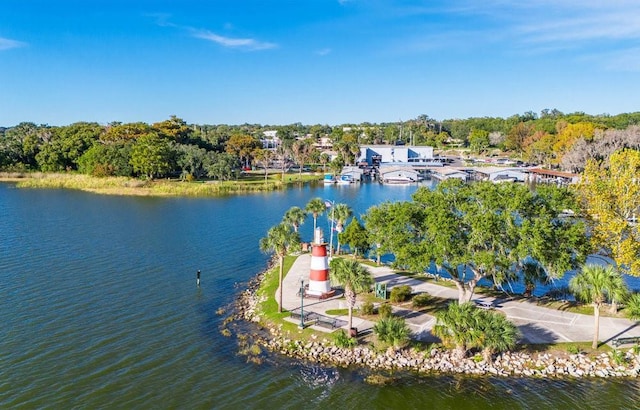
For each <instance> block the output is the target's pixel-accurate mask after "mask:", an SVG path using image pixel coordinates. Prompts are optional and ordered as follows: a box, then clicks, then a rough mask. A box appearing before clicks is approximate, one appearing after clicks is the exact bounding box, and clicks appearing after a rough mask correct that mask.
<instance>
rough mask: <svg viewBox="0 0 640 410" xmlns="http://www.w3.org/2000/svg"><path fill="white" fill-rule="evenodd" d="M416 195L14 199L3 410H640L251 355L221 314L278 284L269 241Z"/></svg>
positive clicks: (10, 191)
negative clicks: (269, 235)
mask: <svg viewBox="0 0 640 410" xmlns="http://www.w3.org/2000/svg"><path fill="white" fill-rule="evenodd" d="M414 190H415V187H412V186H380V185H378V184H365V185H363V186H362V187H352V186H329V187H324V186H317V187H309V186H305V187H300V188H294V189H290V190H287V191H286V192H273V193H268V194H254V195H246V196H234V197H225V198H207V199H184V198H181V199H175V198H171V199H166V198H135V197H113V196H99V195H93V194H88V193H81V192H75V191H67V190H21V189H15V188H14V187H13V186H12V185H11V184H0V320H1V322H0V408H56V409H60V408H91V409H93V408H144V409H148V408H189V409H191V408H202V409H209V408H220V409H236V408H243V409H262V408H271V409H301V408H309V409H315V408H325V407H335V408H354V409H387V408H397V409H425V408H437V409H488V408H492V409H518V408H535V409H547V408H548V409H552V408H597V409H618V408H630V409H631V408H637V403H638V401H639V400H640V388H639V387H640V383H639V382H638V381H636V380H577V381H575V380H530V379H502V378H500V379H494V378H465V377H449V376H446V377H414V376H411V375H400V376H401V377H400V378H399V381H398V382H397V383H396V384H394V385H390V386H384V387H377V386H370V385H367V384H366V383H365V382H364V381H363V378H364V377H365V376H366V374H367V373H366V371H365V370H359V369H356V370H345V369H335V368H326V367H322V366H316V365H310V364H307V363H301V362H298V361H293V360H290V359H286V358H281V357H278V356H275V355H272V356H269V358H268V360H267V361H266V362H265V363H264V364H262V365H255V364H249V363H246V359H245V358H244V357H242V356H238V355H237V350H238V348H237V345H236V341H235V340H234V339H233V338H227V337H224V336H222V335H221V334H220V325H221V321H222V320H223V319H222V316H219V315H217V314H216V310H217V309H218V308H220V307H226V306H227V305H228V304H229V303H230V302H232V301H233V299H234V297H235V295H236V294H237V292H239V291H240V290H241V289H242V287H243V284H244V283H245V282H246V281H247V280H249V279H250V278H252V277H253V276H255V274H256V273H258V272H259V271H261V270H263V269H264V268H265V266H266V263H267V260H268V257H267V256H266V255H263V254H261V253H260V252H259V250H258V241H259V239H260V238H261V237H262V236H264V234H265V233H266V231H267V230H268V228H269V227H271V226H272V225H274V224H276V223H277V222H279V220H280V219H281V218H282V215H283V213H284V212H285V211H286V210H287V209H288V208H289V207H291V206H293V205H297V206H300V207H304V205H305V204H306V203H307V202H308V201H309V199H311V198H313V197H316V196H319V197H322V198H325V199H329V200H335V201H336V202H345V203H347V204H349V205H350V206H351V207H352V208H353V209H354V210H355V213H356V214H358V215H359V214H362V213H364V212H365V211H366V209H367V208H368V207H369V206H371V205H374V204H377V203H380V202H383V201H385V200H391V201H395V200H405V199H409V198H410V195H411V193H412V192H413V191H414ZM323 224H324V225H323ZM312 225H313V222H312V219H311V218H309V220H308V221H307V223H306V225H305V227H304V229H303V236H305V237H306V239H307V240H308V239H310V231H311V226H312ZM319 225H320V226H323V227H325V232H328V230H327V229H326V219H325V218H324V217H321V218H319ZM303 239H305V238H303ZM198 269H200V270H201V271H202V285H201V287H200V288H199V289H198V288H197V287H196V284H195V272H196V270H198Z"/></svg>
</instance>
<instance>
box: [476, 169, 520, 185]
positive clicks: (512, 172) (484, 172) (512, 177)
mask: <svg viewBox="0 0 640 410" xmlns="http://www.w3.org/2000/svg"><path fill="white" fill-rule="evenodd" d="M526 177H527V174H526V170H525V169H524V168H502V167H481V168H477V169H476V170H475V174H474V179H476V180H478V181H491V182H507V181H510V182H524V181H525V179H526Z"/></svg>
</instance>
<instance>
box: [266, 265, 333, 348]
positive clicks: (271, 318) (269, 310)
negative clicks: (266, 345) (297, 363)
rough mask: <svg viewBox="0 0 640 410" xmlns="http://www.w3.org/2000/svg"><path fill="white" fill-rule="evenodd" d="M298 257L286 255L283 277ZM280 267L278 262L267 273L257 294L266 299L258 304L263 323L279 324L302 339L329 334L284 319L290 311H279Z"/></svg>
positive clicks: (285, 330) (296, 337)
mask: <svg viewBox="0 0 640 410" xmlns="http://www.w3.org/2000/svg"><path fill="white" fill-rule="evenodd" d="M296 259H297V256H295V255H287V256H285V258H284V271H283V277H286V276H287V273H288V272H289V270H290V269H291V266H292V265H293V263H294V262H295V260H296ZM279 269H280V268H279V266H278V264H277V263H276V264H275V265H274V266H273V268H272V269H270V270H269V271H268V272H267V273H265V278H264V280H263V281H262V283H261V285H260V287H259V288H258V290H257V295H258V296H259V297H260V298H262V299H264V300H263V301H262V302H261V303H260V305H259V306H258V309H259V311H260V312H262V314H263V317H262V321H263V322H262V325H263V326H268V325H273V326H279V327H281V329H282V332H283V333H285V334H288V335H289V336H290V337H291V336H293V335H295V336H294V338H295V339H300V340H307V341H309V340H312V339H314V340H318V339H319V337H326V336H327V334H325V333H323V332H318V331H315V330H313V329H311V328H310V327H307V328H305V329H299V328H298V324H297V323H293V322H289V321H287V320H284V319H285V318H287V317H289V316H290V313H289V311H286V310H283V311H282V313H278V303H277V301H276V290H278V272H279Z"/></svg>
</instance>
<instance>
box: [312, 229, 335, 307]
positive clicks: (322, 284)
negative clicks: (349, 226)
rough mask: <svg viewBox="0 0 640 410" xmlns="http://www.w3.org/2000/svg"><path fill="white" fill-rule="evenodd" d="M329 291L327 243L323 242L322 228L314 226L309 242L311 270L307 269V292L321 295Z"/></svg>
mask: <svg viewBox="0 0 640 410" xmlns="http://www.w3.org/2000/svg"><path fill="white" fill-rule="evenodd" d="M329 293H331V281H330V280H329V260H328V258H327V243H326V242H324V237H323V235H322V228H316V231H315V232H314V235H313V243H312V244H311V270H310V271H309V289H308V290H307V294H309V295H313V296H322V295H326V294H329Z"/></svg>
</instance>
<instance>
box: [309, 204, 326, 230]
mask: <svg viewBox="0 0 640 410" xmlns="http://www.w3.org/2000/svg"><path fill="white" fill-rule="evenodd" d="M304 209H305V210H306V211H307V212H310V213H311V215H313V234H314V235H315V232H316V225H317V221H318V216H320V215H322V213H323V212H324V211H325V210H326V209H327V207H326V206H325V204H324V202H323V201H322V199H320V198H313V199H312V200H310V201H309V203H307V206H305V208H304Z"/></svg>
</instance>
